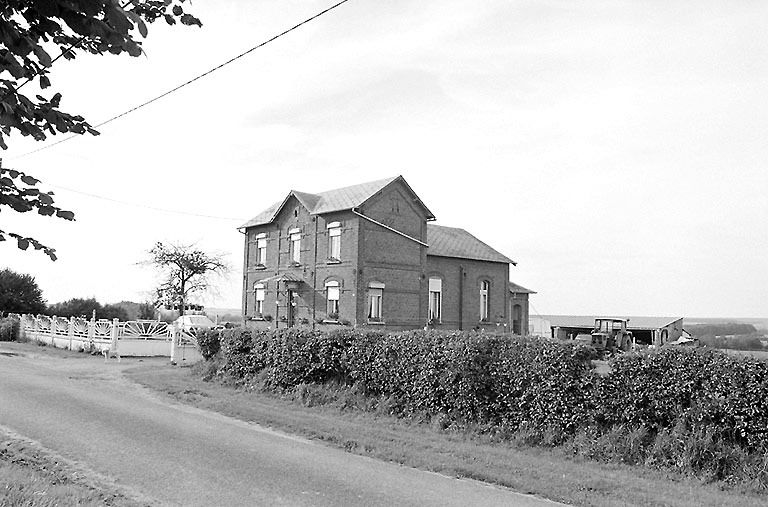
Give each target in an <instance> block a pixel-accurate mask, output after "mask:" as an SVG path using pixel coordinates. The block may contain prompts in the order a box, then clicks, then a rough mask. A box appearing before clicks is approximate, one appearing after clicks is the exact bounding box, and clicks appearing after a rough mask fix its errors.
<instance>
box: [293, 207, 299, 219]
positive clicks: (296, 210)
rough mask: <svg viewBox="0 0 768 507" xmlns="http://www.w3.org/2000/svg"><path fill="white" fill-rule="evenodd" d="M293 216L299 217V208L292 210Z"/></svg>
mask: <svg viewBox="0 0 768 507" xmlns="http://www.w3.org/2000/svg"><path fill="white" fill-rule="evenodd" d="M293 216H295V217H298V216H299V208H296V209H295V210H293Z"/></svg>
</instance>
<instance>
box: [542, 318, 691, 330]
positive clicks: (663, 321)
mask: <svg viewBox="0 0 768 507" xmlns="http://www.w3.org/2000/svg"><path fill="white" fill-rule="evenodd" d="M547 318H548V319H549V323H550V325H551V326H552V327H592V326H594V325H595V319H597V318H610V317H607V316H605V315H550V316H548V317H547ZM617 318H622V319H623V318H627V319H629V322H628V323H627V329H661V328H663V327H665V326H668V325H669V324H672V323H673V322H676V321H678V320H680V319H682V317H623V316H618V317H617Z"/></svg>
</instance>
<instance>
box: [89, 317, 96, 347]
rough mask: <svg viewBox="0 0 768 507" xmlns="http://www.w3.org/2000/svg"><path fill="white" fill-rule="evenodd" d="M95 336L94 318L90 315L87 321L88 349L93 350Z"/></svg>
mask: <svg viewBox="0 0 768 507" xmlns="http://www.w3.org/2000/svg"><path fill="white" fill-rule="evenodd" d="M95 338H96V320H95V319H94V318H93V317H91V320H89V321H88V351H89V352H93V343H94V339H95Z"/></svg>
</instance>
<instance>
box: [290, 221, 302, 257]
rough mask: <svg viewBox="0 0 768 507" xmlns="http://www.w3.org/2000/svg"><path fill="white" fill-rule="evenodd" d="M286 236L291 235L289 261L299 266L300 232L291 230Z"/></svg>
mask: <svg viewBox="0 0 768 507" xmlns="http://www.w3.org/2000/svg"><path fill="white" fill-rule="evenodd" d="M288 234H290V235H291V261H292V262H295V263H296V264H301V230H300V229H291V230H290V231H288Z"/></svg>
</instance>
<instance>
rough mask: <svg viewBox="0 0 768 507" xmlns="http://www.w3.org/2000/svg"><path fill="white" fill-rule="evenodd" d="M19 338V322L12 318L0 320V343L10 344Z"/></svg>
mask: <svg viewBox="0 0 768 507" xmlns="http://www.w3.org/2000/svg"><path fill="white" fill-rule="evenodd" d="M18 338H19V321H18V320H17V319H15V318H13V317H5V318H2V319H0V342H12V341H15V340H17V339H18Z"/></svg>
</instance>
